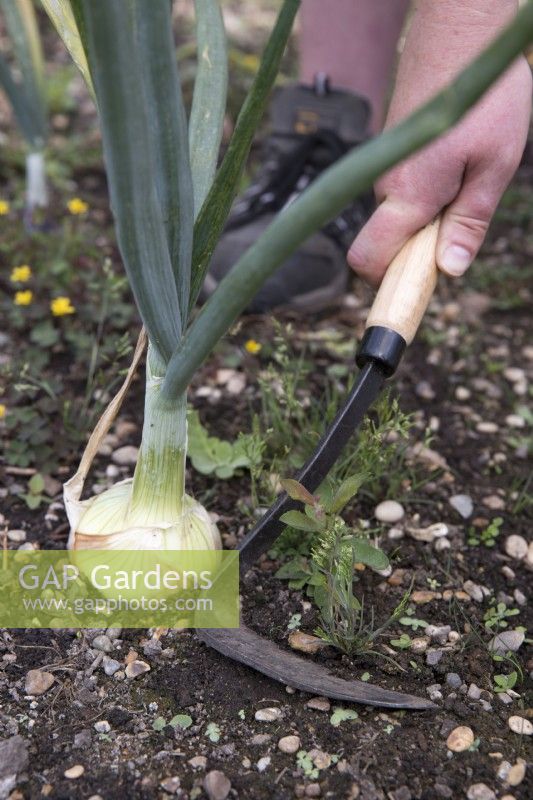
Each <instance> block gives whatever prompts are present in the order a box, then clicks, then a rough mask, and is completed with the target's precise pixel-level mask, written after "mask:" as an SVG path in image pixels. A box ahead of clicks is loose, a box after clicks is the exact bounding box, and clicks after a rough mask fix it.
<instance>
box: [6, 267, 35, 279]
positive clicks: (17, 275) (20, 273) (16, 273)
mask: <svg viewBox="0 0 533 800" xmlns="http://www.w3.org/2000/svg"><path fill="white" fill-rule="evenodd" d="M30 278H31V267H29V266H28V265H27V264H22V265H21V266H20V267H13V269H12V270H11V275H10V276H9V279H10V280H11V282H12V283H26V282H27V281H29V279H30Z"/></svg>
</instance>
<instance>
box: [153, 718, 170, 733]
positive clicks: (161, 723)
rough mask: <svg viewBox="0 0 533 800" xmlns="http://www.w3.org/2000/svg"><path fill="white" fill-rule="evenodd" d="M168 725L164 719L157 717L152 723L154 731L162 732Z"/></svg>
mask: <svg viewBox="0 0 533 800" xmlns="http://www.w3.org/2000/svg"><path fill="white" fill-rule="evenodd" d="M166 725H167V723H166V721H165V718H164V717H156V719H154V721H153V722H152V728H153V729H154V731H162V730H163V728H166Z"/></svg>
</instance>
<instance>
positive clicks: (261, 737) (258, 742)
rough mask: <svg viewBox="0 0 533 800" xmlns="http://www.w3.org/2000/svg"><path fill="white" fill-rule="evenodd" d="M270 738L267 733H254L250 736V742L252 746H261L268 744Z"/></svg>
mask: <svg viewBox="0 0 533 800" xmlns="http://www.w3.org/2000/svg"><path fill="white" fill-rule="evenodd" d="M271 739H272V736H271V735H270V734H269V733H256V734H255V736H252V738H251V739H250V744H251V745H252V747H262V746H263V745H265V744H268V743H269V741H270V740H271Z"/></svg>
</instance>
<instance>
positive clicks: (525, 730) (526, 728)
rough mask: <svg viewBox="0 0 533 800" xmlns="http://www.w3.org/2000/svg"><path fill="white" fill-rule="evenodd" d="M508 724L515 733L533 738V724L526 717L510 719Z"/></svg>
mask: <svg viewBox="0 0 533 800" xmlns="http://www.w3.org/2000/svg"><path fill="white" fill-rule="evenodd" d="M507 724H508V725H509V727H510V729H511V730H512V731H513V733H519V734H520V735H521V736H533V724H532V723H531V722H530V721H529V720H528V719H525V718H524V717H518V716H513V717H509V719H508V721H507Z"/></svg>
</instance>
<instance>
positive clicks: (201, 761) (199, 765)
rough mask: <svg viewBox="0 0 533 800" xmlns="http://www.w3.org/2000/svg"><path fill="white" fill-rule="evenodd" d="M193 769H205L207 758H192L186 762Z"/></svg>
mask: <svg viewBox="0 0 533 800" xmlns="http://www.w3.org/2000/svg"><path fill="white" fill-rule="evenodd" d="M187 763H188V764H190V765H191V767H192V768H193V769H205V768H206V767H207V758H206V757H205V756H193V757H192V758H189V761H188V762H187Z"/></svg>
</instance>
